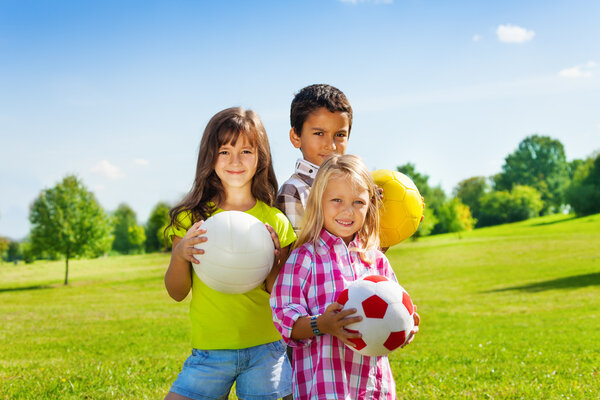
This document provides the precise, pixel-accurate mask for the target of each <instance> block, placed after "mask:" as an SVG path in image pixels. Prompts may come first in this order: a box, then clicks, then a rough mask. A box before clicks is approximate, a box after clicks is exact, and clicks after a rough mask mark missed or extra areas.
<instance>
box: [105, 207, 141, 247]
mask: <svg viewBox="0 0 600 400" xmlns="http://www.w3.org/2000/svg"><path fill="white" fill-rule="evenodd" d="M113 221H114V228H113V235H114V236H115V240H114V242H113V250H115V251H118V252H119V253H122V254H136V253H141V252H143V250H144V242H145V241H146V234H145V232H144V228H143V227H141V226H139V225H138V224H137V217H136V215H135V211H133V209H132V208H131V207H129V206H128V205H127V204H125V203H121V204H120V205H119V207H118V208H117V211H115V213H114V214H113Z"/></svg>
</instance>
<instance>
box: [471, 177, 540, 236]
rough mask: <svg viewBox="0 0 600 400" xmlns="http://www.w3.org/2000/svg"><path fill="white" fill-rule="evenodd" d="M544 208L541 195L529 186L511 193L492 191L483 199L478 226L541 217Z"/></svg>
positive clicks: (514, 189)
mask: <svg viewBox="0 0 600 400" xmlns="http://www.w3.org/2000/svg"><path fill="white" fill-rule="evenodd" d="M542 207H543V202H542V200H541V195H540V193H539V192H538V191H537V190H536V189H535V188H532V187H529V186H515V187H513V189H512V190H511V191H510V192H509V191H507V190H499V191H492V192H489V193H486V194H485V195H484V196H483V197H482V198H481V210H480V213H481V214H480V218H481V219H480V220H479V223H478V226H489V225H498V224H505V223H508V222H515V221H522V220H525V219H528V218H532V217H535V216H537V215H539V212H540V210H541V209H542Z"/></svg>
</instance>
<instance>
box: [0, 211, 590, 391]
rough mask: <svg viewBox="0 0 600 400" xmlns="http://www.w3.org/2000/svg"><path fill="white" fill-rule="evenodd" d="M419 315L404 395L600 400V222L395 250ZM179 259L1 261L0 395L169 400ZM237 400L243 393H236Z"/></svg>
mask: <svg viewBox="0 0 600 400" xmlns="http://www.w3.org/2000/svg"><path fill="white" fill-rule="evenodd" d="M388 256H389V258H390V260H391V262H392V264H393V265H394V267H395V269H396V272H397V275H398V278H399V280H400V282H401V283H402V285H403V286H404V287H405V288H406V289H407V290H408V291H409V292H410V293H411V295H412V297H413V300H414V301H415V303H416V304H417V305H418V307H419V313H420V315H421V317H422V325H421V332H420V333H419V334H418V335H417V338H416V339H415V341H414V342H413V343H412V344H411V345H410V346H408V347H407V348H405V349H404V350H401V351H398V352H396V353H393V354H392V355H391V361H392V365H393V368H394V372H395V376H396V383H397V387H398V394H399V397H400V398H405V399H431V398H440V399H442V398H443V399H452V398H478V399H479V398H482V399H485V398H493V399H505V398H514V399H520V398H524V399H531V398H535V399H546V398H571V399H590V398H598V396H599V394H598V393H599V390H598V388H600V376H599V371H600V333H599V332H600V215H596V216H592V217H588V218H579V219H573V218H572V217H569V216H551V217H545V218H541V219H536V220H530V221H526V222H523V223H519V224H513V225H506V226H501V227H495V228H488V229H481V230H477V231H475V232H471V233H467V234H464V235H463V236H462V238H458V237H457V236H456V235H443V236H438V237H433V238H428V239H425V240H420V241H418V242H407V243H402V244H400V245H399V246H396V247H395V248H392V249H391V250H390V251H389V252H388ZM168 257H169V256H168V255H165V254H153V255H144V256H121V257H109V258H102V259H96V260H75V261H71V262H70V284H69V285H68V286H67V287H65V286H63V285H62V281H63V279H64V261H58V262H36V263H34V264H32V265H25V264H19V265H17V266H15V265H12V264H1V265H0V354H1V356H0V398H14V399H37V398H48V399H50V398H51V399H86V398H89V399H105V398H106V399H108V398H119V399H121V398H128V399H140V398H151V399H157V398H162V397H164V395H165V394H166V393H167V391H168V389H169V386H170V384H171V383H172V381H173V380H174V379H175V377H176V375H177V373H178V372H179V370H180V368H181V364H182V363H183V361H184V360H185V358H186V357H187V355H188V353H189V341H190V334H189V326H190V324H189V321H188V316H187V311H188V304H187V301H186V302H184V303H182V304H180V303H175V302H174V301H172V300H171V299H170V298H169V297H168V296H167V294H166V292H165V290H164V287H163V283H162V277H163V274H164V270H165V268H166V265H167V263H168ZM232 398H233V396H232Z"/></svg>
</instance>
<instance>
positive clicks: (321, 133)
mask: <svg viewBox="0 0 600 400" xmlns="http://www.w3.org/2000/svg"><path fill="white" fill-rule="evenodd" d="M313 135H316V136H323V132H315V133H313Z"/></svg>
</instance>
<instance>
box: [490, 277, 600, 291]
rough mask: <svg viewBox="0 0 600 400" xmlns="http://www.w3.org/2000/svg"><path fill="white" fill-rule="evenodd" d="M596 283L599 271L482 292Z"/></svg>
mask: <svg viewBox="0 0 600 400" xmlns="http://www.w3.org/2000/svg"><path fill="white" fill-rule="evenodd" d="M598 285H600V272H596V273H593V274H585V275H575V276H569V277H566V278H559V279H553V280H550V281H543V282H536V283H531V284H529V285H523V286H511V287H507V288H502V289H494V290H487V291H485V292H484V293H495V292H508V291H511V290H519V291H522V292H542V291H544V290H552V289H574V288H582V287H586V286H598Z"/></svg>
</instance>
